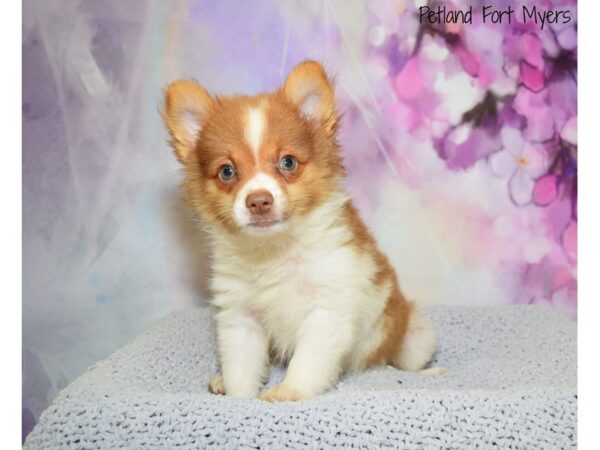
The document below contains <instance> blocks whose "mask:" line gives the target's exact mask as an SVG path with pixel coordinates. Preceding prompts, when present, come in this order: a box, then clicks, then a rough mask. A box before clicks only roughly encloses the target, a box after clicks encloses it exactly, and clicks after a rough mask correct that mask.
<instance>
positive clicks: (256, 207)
mask: <svg viewBox="0 0 600 450" xmlns="http://www.w3.org/2000/svg"><path fill="white" fill-rule="evenodd" d="M271 206H273V196H272V195H271V193H270V192H269V191H265V190H260V191H254V192H251V193H250V194H248V197H246V208H248V209H249V210H250V212H251V213H252V214H254V215H263V214H266V213H268V212H269V210H270V209H271Z"/></svg>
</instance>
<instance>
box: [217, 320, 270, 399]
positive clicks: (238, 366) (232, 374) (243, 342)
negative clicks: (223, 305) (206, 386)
mask: <svg viewBox="0 0 600 450" xmlns="http://www.w3.org/2000/svg"><path fill="white" fill-rule="evenodd" d="M216 319H217V339H218V345H219V356H220V359H221V371H222V385H223V386H222V387H223V391H224V393H225V394H226V395H229V396H232V397H245V398H251V397H256V396H257V395H258V391H259V389H260V387H261V385H262V383H263V379H264V377H265V372H266V368H267V362H268V339H267V336H266V334H265V331H264V329H263V328H262V326H261V325H260V323H258V321H257V320H256V318H255V317H253V316H252V314H250V313H249V312H248V311H244V310H241V309H226V310H223V311H221V312H219V313H218V314H217V316H216ZM214 387H215V388H217V387H219V386H217V385H216V383H215V386H214Z"/></svg>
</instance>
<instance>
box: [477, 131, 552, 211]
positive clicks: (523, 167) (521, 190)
mask: <svg viewBox="0 0 600 450" xmlns="http://www.w3.org/2000/svg"><path fill="white" fill-rule="evenodd" d="M500 136H501V139H502V144H503V147H504V149H503V150H501V151H499V152H496V153H494V154H493V155H491V156H490V157H489V160H488V162H489V165H490V168H491V170H492V172H493V173H494V174H495V175H497V176H499V177H503V178H506V177H509V181H508V191H509V194H510V198H511V200H512V201H513V202H514V203H515V204H517V205H526V204H527V203H529V202H530V201H531V196H532V193H533V188H534V185H535V180H536V179H537V178H539V177H540V176H541V175H543V174H544V172H545V171H546V167H547V165H548V161H547V159H548V158H547V154H546V151H545V150H544V148H543V147H542V146H540V145H533V144H528V143H526V142H525V141H524V140H523V136H522V135H521V132H520V131H519V130H518V129H516V128H503V129H502V131H501V132H500Z"/></svg>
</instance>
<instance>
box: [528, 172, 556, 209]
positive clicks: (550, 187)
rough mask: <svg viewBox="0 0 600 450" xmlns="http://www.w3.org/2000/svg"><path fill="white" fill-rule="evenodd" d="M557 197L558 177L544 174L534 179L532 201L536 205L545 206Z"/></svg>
mask: <svg viewBox="0 0 600 450" xmlns="http://www.w3.org/2000/svg"><path fill="white" fill-rule="evenodd" d="M556 197H558V177H557V176H556V175H546V176H543V177H542V178H540V179H539V180H537V181H536V183H535V187H534V188H533V201H534V202H535V204H536V205H539V206H547V205H549V204H550V203H552V202H553V201H554V200H556Z"/></svg>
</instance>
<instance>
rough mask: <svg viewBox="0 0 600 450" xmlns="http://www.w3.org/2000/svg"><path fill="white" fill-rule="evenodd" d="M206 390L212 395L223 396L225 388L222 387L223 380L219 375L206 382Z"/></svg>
mask: <svg viewBox="0 0 600 450" xmlns="http://www.w3.org/2000/svg"><path fill="white" fill-rule="evenodd" d="M208 390H209V391H210V392H212V393H213V394H217V395H225V386H223V378H221V375H217V376H216V377H213V379H212V380H210V381H209V382H208Z"/></svg>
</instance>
